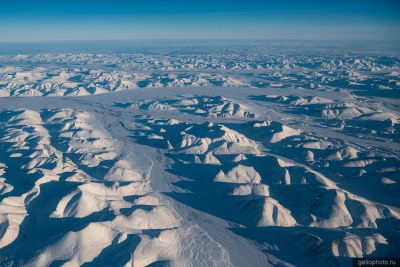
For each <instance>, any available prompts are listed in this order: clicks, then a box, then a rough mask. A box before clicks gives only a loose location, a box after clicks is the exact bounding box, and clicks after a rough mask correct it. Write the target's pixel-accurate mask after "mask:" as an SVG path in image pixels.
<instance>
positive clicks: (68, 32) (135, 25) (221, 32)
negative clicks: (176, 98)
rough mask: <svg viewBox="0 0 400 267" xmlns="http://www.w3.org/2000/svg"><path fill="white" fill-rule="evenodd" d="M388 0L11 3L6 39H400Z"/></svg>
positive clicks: (399, 22) (4, 10) (4, 12)
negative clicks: (327, 0) (328, 0)
mask: <svg viewBox="0 0 400 267" xmlns="http://www.w3.org/2000/svg"><path fill="white" fill-rule="evenodd" d="M398 10H400V3H399V2H398V1H393V0H383V1H371V0H368V1H361V0H357V1H351V2H349V1H343V0H337V1H330V2H325V1H324V2H321V1H313V0H307V1H301V2H300V1H293V0H290V1H284V2H275V1H260V0H250V1H246V2H244V1H226V0H217V1H210V0H206V1H192V2H189V3H187V2H185V1H182V0H174V1H169V2H165V1H160V0H158V1H152V2H142V1H126V0H115V1H112V2H110V1H106V0H100V1H92V0H89V1H85V2H82V3H81V2H79V1H76V0H72V1H56V2H55V1H48V0H41V1H35V2H32V1H26V0H22V1H12V2H11V1H10V2H6V3H2V4H1V8H0V24H1V25H2V26H3V27H0V42H19V41H54V40H56V41H57V40H59V41H65V40H69V41H78V40H132V39H136V40H137V39H146V40H147V39H161V40H165V39H267V40H281V39H291V40H309V39H312V40H399V39H400V16H399V15H398Z"/></svg>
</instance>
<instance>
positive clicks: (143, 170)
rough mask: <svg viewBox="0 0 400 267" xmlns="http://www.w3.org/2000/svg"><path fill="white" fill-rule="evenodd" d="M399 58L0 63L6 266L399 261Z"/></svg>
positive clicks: (15, 59)
mask: <svg viewBox="0 0 400 267" xmlns="http://www.w3.org/2000/svg"><path fill="white" fill-rule="evenodd" d="M399 73H400V57H398V56H389V55H376V54H371V55H369V54H360V53H353V54H345V53H342V54H340V53H335V54H326V55H325V54H323V53H321V52H316V53H307V54H305V53H303V54H302V53H301V52H298V53H285V52H284V51H282V52H271V53H269V52H268V51H266V50H265V49H263V48H262V47H259V49H258V50H255V51H252V52H251V53H250V52H249V53H247V52H246V51H240V52H232V51H225V50H221V51H219V52H218V53H216V52H213V53H210V54H208V53H206V52H205V53H185V54H174V55H172V54H171V55H169V54H165V53H164V54H90V53H79V54H78V53H77V54H31V55H2V56H0V96H1V97H0V265H1V266H135V267H137V266H275V265H276V266H348V265H350V264H351V258H354V257H384V256H385V257H390V256H391V257H393V256H397V254H398V251H399V248H400V234H399V231H400V198H399V190H400V187H399V183H400V176H399V174H400V101H399V96H400V95H399V93H400V74H399Z"/></svg>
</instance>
